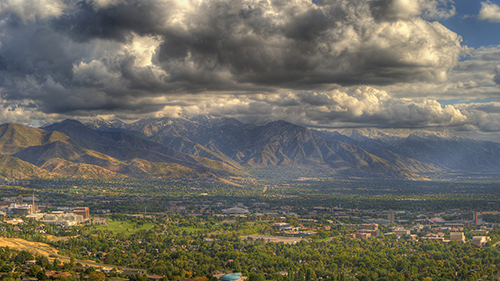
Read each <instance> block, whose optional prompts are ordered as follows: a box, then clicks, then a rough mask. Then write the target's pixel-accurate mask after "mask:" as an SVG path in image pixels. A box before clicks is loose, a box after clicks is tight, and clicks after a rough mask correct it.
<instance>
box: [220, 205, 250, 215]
mask: <svg viewBox="0 0 500 281" xmlns="http://www.w3.org/2000/svg"><path fill="white" fill-rule="evenodd" d="M222 213H223V214H224V215H247V214H249V213H250V212H249V211H248V210H247V209H244V208H240V207H234V208H230V209H226V210H223V211H222Z"/></svg>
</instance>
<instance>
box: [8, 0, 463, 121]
mask: <svg viewBox="0 0 500 281" xmlns="http://www.w3.org/2000/svg"><path fill="white" fill-rule="evenodd" d="M318 2H319V5H316V4H314V3H312V2H311V1H306V0H291V1H284V0H274V1H271V0H270V1H253V0H232V1H195V0H193V1H174V0H161V1H160V0H148V1H145V0H94V1H90V0H86V1H79V2H77V1H69V0H68V1H56V0H53V1H45V0H44V1H41V0H40V1H37V2H36V3H31V4H33V5H32V6H33V7H31V6H30V5H31V4H30V3H29V1H21V3H24V4H23V5H20V6H19V5H18V4H19V1H13V0H8V1H4V2H3V3H1V4H0V5H3V6H2V11H5V12H0V87H1V89H0V95H1V98H2V102H3V103H4V104H5V105H7V104H11V103H12V104H15V103H16V101H19V100H27V101H29V105H30V106H29V107H28V103H26V104H24V103H22V104H20V105H19V107H21V108H25V110H27V111H30V110H31V111H30V112H32V111H33V110H35V109H36V110H38V111H40V112H42V113H46V114H52V113H54V114H55V113H64V114H67V115H71V114H72V113H74V114H78V115H84V114H85V113H86V112H87V114H89V115H94V114H113V113H115V112H117V111H123V112H129V113H131V114H146V113H150V114H154V113H155V112H157V111H161V110H163V109H164V108H170V107H169V106H171V105H172V104H173V102H172V100H173V99H179V97H182V96H183V95H186V94H198V95H200V96H201V95H208V94H207V93H209V92H210V93H214V92H217V93H229V94H235V93H237V95H245V94H246V95H249V96H250V95H254V96H253V97H252V98H249V100H251V101H247V102H242V103H239V104H238V103H236V102H235V103H234V104H237V108H238V110H236V109H235V110H232V111H231V110H229V109H228V110H226V111H221V112H227V114H233V113H234V114H251V113H252V112H254V113H258V114H261V115H266V114H267V115H269V114H271V113H272V112H271V111H272V110H277V109H276V108H280V109H279V110H278V111H277V113H279V114H283V115H285V114H297V113H298V114H299V115H302V116H305V117H307V116H310V118H316V117H315V116H330V117H325V118H326V119H330V120H333V119H335V118H339V116H347V117H346V118H348V117H349V116H351V117H352V116H358V117H359V114H358V113H356V109H354V108H349V110H347V111H346V112H349V114H343V113H341V112H342V110H345V109H346V108H347V107H348V103H342V102H339V101H338V100H336V99H333V98H332V97H328V96H327V95H325V94H324V93H322V92H321V91H318V89H319V90H321V89H324V88H332V87H337V86H338V85H345V86H352V85H358V84H372V85H392V84H398V83H413V82H425V83H427V82H429V83H435V82H442V81H446V79H447V72H448V70H450V69H451V68H453V67H454V66H455V65H456V64H457V62H458V58H459V57H460V55H461V53H462V51H463V48H462V46H461V38H460V36H458V35H457V34H455V33H454V32H452V31H450V30H448V29H447V28H445V27H444V26H443V25H441V24H439V23H438V22H429V21H426V20H425V19H423V18H422V17H421V16H425V18H431V15H434V17H439V15H442V14H445V12H448V14H449V11H448V10H446V11H445V12H443V10H442V9H440V8H439V7H441V4H443V3H447V2H448V1H439V0H419V1H409V0H390V1H389V0H387V1H382V0H380V1H368V0H330V1H318ZM54 3H55V4H54ZM370 3H371V4H370ZM20 7H21V8H20ZM49 8H50V9H49ZM283 89H286V90H287V91H297V94H296V95H295V96H293V97H292V96H281V97H276V98H274V97H273V98H270V97H271V95H272V94H274V93H277V92H282V90H283ZM313 91H314V92H313ZM257 94H262V95H263V96H264V97H257ZM342 97H344V96H342ZM222 103H223V102H220V104H222ZM177 104H182V102H178V103H177ZM34 105H36V108H35V107H34ZM302 105H304V107H302ZM227 106H228V108H231V105H227ZM309 106H310V107H311V108H315V107H321V106H326V107H328V109H329V110H331V111H333V112H332V113H330V115H328V113H322V112H316V113H314V112H313V110H312V109H311V110H309V109H308V108H309ZM363 106H364V105H363ZM19 107H17V109H16V110H18V111H21V109H19ZM287 107H289V108H287ZM300 108H302V111H301V112H302V113H300ZM169 110H170V109H169ZM176 110H178V109H176ZM270 110H271V111H270ZM304 110H305V111H304ZM123 112H122V113H123ZM231 112H233V113H231ZM238 112H239V113H238ZM245 112H247V113H245ZM270 112H271V113H270ZM305 112H307V114H306V113H305ZM339 112H340V113H339ZM213 114H216V113H213ZM220 114H223V113H220ZM370 114H371V113H368V115H366V116H372V115H370ZM408 116H410V117H411V115H408ZM410 117H409V118H410ZM318 118H323V117H318ZM367 118H368V117H367ZM388 118H389V117H388Z"/></svg>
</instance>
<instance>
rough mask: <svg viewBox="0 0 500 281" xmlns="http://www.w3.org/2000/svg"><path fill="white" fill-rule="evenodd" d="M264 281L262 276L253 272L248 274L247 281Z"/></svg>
mask: <svg viewBox="0 0 500 281" xmlns="http://www.w3.org/2000/svg"><path fill="white" fill-rule="evenodd" d="M265 280H266V278H265V277H264V274H262V273H255V272H252V273H250V276H249V278H248V281H265Z"/></svg>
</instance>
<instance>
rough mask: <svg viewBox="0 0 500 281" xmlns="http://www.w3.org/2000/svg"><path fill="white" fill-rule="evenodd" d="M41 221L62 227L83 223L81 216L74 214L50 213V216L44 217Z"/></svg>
mask: <svg viewBox="0 0 500 281" xmlns="http://www.w3.org/2000/svg"><path fill="white" fill-rule="evenodd" d="M41 221H42V222H45V223H54V224H57V225H62V226H72V225H76V224H79V223H82V222H84V219H83V216H81V215H77V214H74V213H69V214H64V213H62V212H52V213H51V214H46V215H44V216H43V219H42V220H41Z"/></svg>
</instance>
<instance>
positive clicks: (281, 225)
mask: <svg viewBox="0 0 500 281" xmlns="http://www.w3.org/2000/svg"><path fill="white" fill-rule="evenodd" d="M273 228H276V229H278V230H283V229H290V224H289V223H284V222H278V223H275V224H273Z"/></svg>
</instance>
